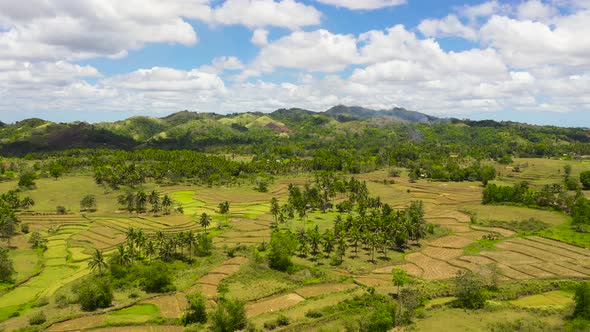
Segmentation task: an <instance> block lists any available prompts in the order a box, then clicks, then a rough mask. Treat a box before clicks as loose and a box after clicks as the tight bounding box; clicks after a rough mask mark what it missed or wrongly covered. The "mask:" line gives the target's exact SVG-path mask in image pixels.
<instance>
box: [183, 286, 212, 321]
mask: <svg viewBox="0 0 590 332" xmlns="http://www.w3.org/2000/svg"><path fill="white" fill-rule="evenodd" d="M186 299H187V300H188V303H189V307H188V309H187V310H186V312H185V313H184V315H183V316H182V319H181V321H182V324H183V325H184V326H187V325H189V324H193V323H205V322H207V310H206V309H207V307H206V304H205V298H204V297H203V295H201V294H200V293H193V294H189V295H187V296H186Z"/></svg>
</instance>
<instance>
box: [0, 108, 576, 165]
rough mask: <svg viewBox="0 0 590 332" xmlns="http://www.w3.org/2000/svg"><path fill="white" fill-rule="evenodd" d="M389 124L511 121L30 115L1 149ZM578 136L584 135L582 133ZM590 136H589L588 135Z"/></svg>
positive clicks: (400, 116)
mask: <svg viewBox="0 0 590 332" xmlns="http://www.w3.org/2000/svg"><path fill="white" fill-rule="evenodd" d="M360 123H363V124H365V125H373V126H383V125H387V124H390V123H398V124H409V125H433V124H445V123H446V124H451V125H453V124H454V125H458V126H459V125H462V126H470V127H474V126H485V127H498V126H506V125H510V124H511V123H504V122H495V121H490V120H488V121H470V120H458V119H448V118H438V117H435V116H431V115H427V114H424V113H420V112H415V111H409V110H406V109H404V108H392V109H389V110H373V109H368V108H363V107H358V106H344V105H338V106H334V107H332V108H330V109H329V110H327V111H325V112H320V113H317V112H312V111H308V110H304V109H298V108H291V109H279V110H276V111H274V112H272V113H259V112H249V113H236V114H229V115H219V114H214V113H196V112H189V111H182V112H178V113H174V114H171V115H168V116H165V117H161V118H157V117H148V116H135V117H131V118H128V119H125V120H121V121H116V122H102V123H96V124H89V123H86V122H71V123H54V122H50V121H46V120H43V119H38V118H32V119H26V120H22V121H19V122H16V123H14V124H5V123H0V153H1V154H2V155H23V154H26V153H29V152H43V151H55V150H65V149H75V148H109V149H135V148H164V149H195V150H203V149H204V148H205V147H211V146H217V145H227V144H250V143H255V142H259V141H263V140H265V139H266V140H268V139H273V138H280V137H288V136H292V135H300V134H302V133H309V132H310V131H314V130H319V129H321V128H322V127H323V128H330V129H331V130H334V129H335V128H336V129H338V130H344V131H354V130H358V128H360V127H363V126H361V125H357V124H360ZM576 135H580V133H579V132H577V133H576ZM582 136H584V135H582Z"/></svg>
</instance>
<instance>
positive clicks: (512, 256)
mask: <svg viewBox="0 0 590 332" xmlns="http://www.w3.org/2000/svg"><path fill="white" fill-rule="evenodd" d="M481 256H484V257H487V258H489V259H491V260H494V261H496V262H498V263H501V264H505V265H517V264H519V265H522V264H538V263H541V261H540V260H539V259H537V258H534V257H530V256H527V255H523V254H521V253H518V252H515V251H507V250H502V251H484V252H482V253H481Z"/></svg>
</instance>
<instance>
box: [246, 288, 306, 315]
mask: <svg viewBox="0 0 590 332" xmlns="http://www.w3.org/2000/svg"><path fill="white" fill-rule="evenodd" d="M302 301H305V299H304V298H303V297H302V296H301V295H299V294H296V293H290V294H286V295H281V296H278V297H274V298H271V299H267V300H262V301H259V302H255V303H250V304H248V305H246V315H247V316H248V317H254V316H258V315H260V314H263V313H266V312H273V311H279V310H283V309H286V308H289V307H292V306H294V305H296V304H297V303H299V302H302Z"/></svg>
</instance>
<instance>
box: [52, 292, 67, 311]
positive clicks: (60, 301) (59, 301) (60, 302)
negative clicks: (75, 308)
mask: <svg viewBox="0 0 590 332" xmlns="http://www.w3.org/2000/svg"><path fill="white" fill-rule="evenodd" d="M55 305H56V306H57V307H58V308H60V309H63V308H65V307H67V306H68V305H70V300H69V299H68V297H67V296H65V295H63V294H61V295H58V296H57V297H56V298H55Z"/></svg>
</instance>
